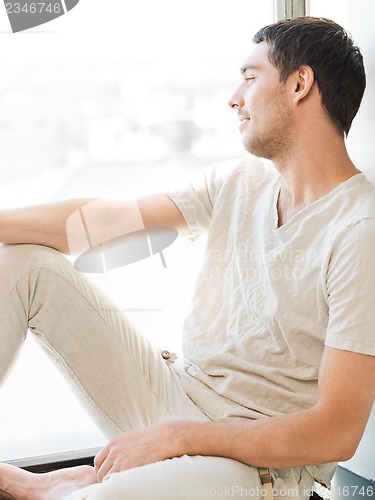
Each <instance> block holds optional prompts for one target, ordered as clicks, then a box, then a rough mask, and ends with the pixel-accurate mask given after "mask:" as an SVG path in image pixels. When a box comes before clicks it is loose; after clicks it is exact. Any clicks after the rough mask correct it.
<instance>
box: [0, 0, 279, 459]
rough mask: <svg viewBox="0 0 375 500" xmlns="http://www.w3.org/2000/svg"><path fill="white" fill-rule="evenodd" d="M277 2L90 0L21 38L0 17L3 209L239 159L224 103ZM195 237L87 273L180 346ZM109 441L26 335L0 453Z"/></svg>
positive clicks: (125, 192)
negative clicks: (2, 43) (161, 255)
mask: <svg viewBox="0 0 375 500" xmlns="http://www.w3.org/2000/svg"><path fill="white" fill-rule="evenodd" d="M272 7H273V5H272V0H267V1H262V2H260V1H259V2H252V1H249V0H232V1H228V0H219V1H218V0H204V1H203V2H202V1H201V0H190V1H189V2H182V1H180V2H176V1H173V0H159V1H158V2H154V1H153V0H137V1H136V2H135V1H134V2H123V1H121V0H106V1H105V2H101V1H99V0H90V2H80V4H79V5H78V6H77V7H76V8H75V9H74V10H72V11H71V12H70V13H68V14H67V15H66V16H62V17H61V18H58V19H56V20H55V21H53V22H51V23H49V24H48V25H44V26H40V27H38V28H36V29H34V30H32V31H29V32H24V33H19V34H16V35H14V34H11V33H10V32H9V34H7V33H6V32H7V31H9V25H8V24H6V23H7V19H5V16H4V18H1V19H0V21H1V22H0V25H1V26H0V29H1V30H3V31H2V33H1V35H2V36H3V37H6V51H5V50H3V51H1V53H0V62H1V68H2V71H1V75H2V76H1V82H0V103H1V122H0V165H1V170H0V181H1V182H0V199H1V205H2V207H3V208H7V207H12V206H21V205H23V206H27V205H30V204H39V203H43V202H48V201H55V200H58V199H64V198H72V197H78V196H79V197H82V196H87V197H109V198H118V197H132V198H133V197H135V196H138V195H140V194H146V193H148V192H152V191H155V190H157V189H163V188H165V187H168V186H169V185H176V184H180V183H181V181H182V180H184V179H188V178H190V177H192V176H194V174H195V173H197V172H198V171H200V170H201V169H202V168H203V167H205V166H206V165H207V164H209V163H211V162H212V161H216V160H225V159H226V158H229V157H233V156H239V155H242V154H243V149H242V145H241V139H240V135H239V133H238V130H237V117H236V115H235V113H233V112H231V110H230V109H229V107H228V106H227V104H226V103H227V100H228V98H229V97H230V95H231V92H232V91H233V89H234V87H235V86H236V85H237V84H238V82H239V67H240V65H241V63H242V60H243V59H244V58H245V57H246V55H247V51H248V48H249V47H250V44H251V37H252V35H253V33H254V32H255V31H256V30H257V29H258V28H260V27H261V26H263V25H265V24H268V23H270V22H272V15H273V14H272ZM3 39H4V40H5V38H3ZM201 246H202V245H199V244H194V246H193V245H192V244H191V243H189V242H187V241H179V242H177V243H175V244H174V245H172V246H171V247H170V248H169V249H167V250H166V252H165V258H166V261H167V270H165V269H163V268H162V267H161V265H160V261H159V260H158V257H157V256H156V257H155V258H150V259H148V260H147V261H142V262H139V263H137V264H134V265H132V266H128V267H126V268H123V269H121V270H118V271H113V272H111V273H107V274H106V275H97V276H95V277H93V278H92V277H90V279H91V278H92V279H95V280H96V281H97V282H98V283H99V284H100V286H102V287H103V288H104V289H105V290H106V291H107V292H108V293H109V294H110V295H111V297H112V298H113V299H114V300H115V301H116V302H117V303H118V305H119V309H126V310H127V312H128V314H129V315H130V316H131V318H132V320H133V321H134V322H135V323H136V324H138V325H139V326H140V328H141V329H142V330H143V331H144V332H145V334H146V335H148V336H150V338H152V340H153V342H154V343H155V344H157V345H159V346H161V347H167V348H169V349H172V350H176V351H179V332H180V330H181V322H182V319H183V316H184V310H185V307H186V304H187V302H188V299H189V296H190V293H191V286H192V283H193V278H194V272H195V270H196V269H197V263H198V262H199V256H200V250H201ZM193 247H194V251H193ZM141 275H142V276H147V278H143V282H141V280H140V279H139V277H140V276H141ZM129 282H130V283H132V284H133V285H132V288H131V290H130V289H129V288H127V287H125V286H124V283H129ZM146 282H147V286H145V283H146ZM136 283H140V284H139V285H138V286H137V285H136ZM131 311H132V312H131ZM104 442H105V438H104V436H103V435H102V434H101V433H100V432H99V431H98V430H97V429H96V427H95V425H94V424H93V423H92V422H91V421H90V420H89V418H88V417H87V415H86V414H85V413H84V412H83V410H82V409H81V408H80V407H79V405H78V403H77V402H76V400H75V399H74V396H73V395H72V393H71V392H70V389H69V387H68V386H67V384H66V383H65V381H64V380H63V378H62V377H61V376H60V374H59V373H58V372H57V371H56V370H55V368H54V367H53V366H52V365H51V363H50V361H49V360H48V359H47V358H45V357H44V355H43V354H42V353H41V352H40V351H39V350H38V348H37V346H36V344H34V342H33V341H32V338H31V336H29V337H28V339H27V340H26V343H25V348H24V350H23V351H22V353H21V355H20V358H19V360H18V363H17V365H16V367H15V369H14V371H13V372H12V374H11V375H10V377H9V379H8V380H7V381H6V383H5V384H4V386H3V387H2V389H1V390H0V460H2V461H5V460H10V459H15V458H22V457H29V456H35V455H44V454H51V453H58V452H64V451H68V450H75V449H80V448H92V447H96V446H100V445H102V444H103V443H104Z"/></svg>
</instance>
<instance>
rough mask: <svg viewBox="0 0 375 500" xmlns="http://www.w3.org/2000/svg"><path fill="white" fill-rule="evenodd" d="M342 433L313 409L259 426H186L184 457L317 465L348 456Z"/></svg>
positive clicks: (262, 464)
mask: <svg viewBox="0 0 375 500" xmlns="http://www.w3.org/2000/svg"><path fill="white" fill-rule="evenodd" d="M338 419H339V416H338ZM342 431H343V429H342V428H341V427H340V425H339V422H336V423H335V422H333V421H332V419H328V418H327V419H326V418H325V417H324V416H321V415H319V413H318V412H316V411H314V410H306V411H301V412H298V413H294V414H290V415H285V416H281V417H273V418H269V419H262V420H257V421H243V420H241V421H236V422H231V423H228V422H225V423H203V424H200V423H199V424H196V423H187V424H186V428H185V429H181V434H180V439H181V441H180V442H181V451H182V453H181V454H188V455H209V456H222V457H227V458H232V459H235V460H238V461H240V462H243V463H246V464H249V465H252V466H256V467H272V468H289V467H298V466H304V465H315V464H320V463H327V462H336V461H341V460H346V459H348V458H349V457H350V455H351V443H349V442H346V436H345V433H343V432H342Z"/></svg>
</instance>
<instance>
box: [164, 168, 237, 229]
mask: <svg viewBox="0 0 375 500" xmlns="http://www.w3.org/2000/svg"><path fill="white" fill-rule="evenodd" d="M242 160H243V159H235V160H229V161H226V162H221V163H215V164H212V165H210V166H209V167H207V168H206V169H204V170H203V172H202V173H201V174H199V175H198V176H197V177H196V178H194V179H193V180H192V181H191V182H190V183H188V184H187V185H185V186H182V187H180V188H176V189H171V190H168V191H165V194H166V195H167V196H169V198H170V199H171V200H172V201H173V202H174V203H175V205H176V206H177V208H178V209H179V210H180V212H181V213H182V215H183V217H184V219H185V221H186V223H187V225H188V226H189V229H190V231H191V233H192V237H193V238H196V237H198V236H200V235H202V234H205V233H206V232H207V231H208V229H209V227H210V223H211V217H212V211H213V207H214V204H215V201H216V199H217V197H218V195H219V192H220V190H221V188H222V186H223V185H224V184H225V182H226V180H227V179H228V177H229V176H230V175H231V174H232V173H233V170H235V169H236V168H238V166H239V165H241V164H242Z"/></svg>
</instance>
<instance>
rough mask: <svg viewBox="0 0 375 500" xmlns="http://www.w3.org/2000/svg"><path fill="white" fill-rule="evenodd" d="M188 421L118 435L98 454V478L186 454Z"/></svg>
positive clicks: (96, 459) (96, 466) (96, 464)
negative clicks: (184, 438) (183, 442)
mask: <svg viewBox="0 0 375 500" xmlns="http://www.w3.org/2000/svg"><path fill="white" fill-rule="evenodd" d="M185 424H186V423H183V422H168V423H163V424H160V425H155V426H151V427H146V428H144V429H137V430H133V431H128V432H125V433H124V434H120V435H119V436H116V437H115V438H113V439H112V440H111V441H110V442H109V443H108V444H107V446H106V447H105V448H103V450H101V451H100V453H98V455H96V457H95V460H94V465H95V470H96V474H97V476H98V480H99V481H102V480H103V479H104V477H105V476H106V475H107V474H110V473H112V472H120V471H123V470H127V469H132V468H133V467H139V466H141V465H147V464H151V463H153V462H158V461H160V460H166V459H167V458H173V457H178V456H181V455H183V454H184V451H183V450H182V449H180V448H181V444H180V440H179V436H181V434H183V433H184V427H185Z"/></svg>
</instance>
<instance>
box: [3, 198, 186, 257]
mask: <svg viewBox="0 0 375 500" xmlns="http://www.w3.org/2000/svg"><path fill="white" fill-rule="evenodd" d="M85 207H95V226H96V227H95V231H96V235H98V234H99V235H100V234H102V235H103V236H102V239H101V241H106V240H107V239H109V237H107V236H106V235H111V237H115V236H120V235H123V234H127V233H128V232H131V230H132V227H133V218H134V216H135V215H136V216H139V214H140V217H141V219H142V221H143V226H144V227H149V226H169V227H174V228H175V229H177V230H178V231H179V232H180V233H185V234H188V233H189V230H188V227H187V225H186V222H185V220H184V218H183V216H182V214H181V212H180V211H179V210H178V208H177V207H176V205H175V204H174V203H173V202H172V200H171V199H170V198H169V197H168V196H167V195H165V194H163V193H158V194H153V195H149V196H145V197H143V198H139V199H138V200H127V201H126V200H125V201H113V200H92V199H77V200H67V201H62V202H57V203H51V204H46V205H39V206H33V207H27V208H18V209H11V210H2V211H1V212H0V242H1V243H34V244H37V245H45V246H49V247H52V248H55V249H56V250H59V251H60V252H62V253H66V254H69V253H71V248H70V247H69V243H68V236H67V221H68V220H69V218H70V217H71V216H72V215H74V213H75V212H77V211H78V212H79V211H81V213H83V212H82V211H84V210H85ZM135 207H137V213H135ZM99 239H100V236H99Z"/></svg>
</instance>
